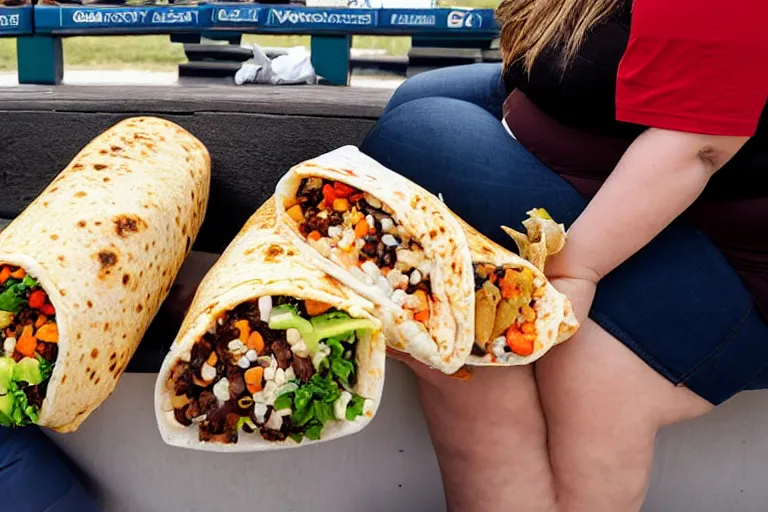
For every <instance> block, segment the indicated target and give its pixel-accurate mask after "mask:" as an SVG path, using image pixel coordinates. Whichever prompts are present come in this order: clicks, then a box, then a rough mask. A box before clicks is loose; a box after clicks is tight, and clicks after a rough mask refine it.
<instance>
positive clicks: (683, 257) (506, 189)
mask: <svg viewBox="0 0 768 512" xmlns="http://www.w3.org/2000/svg"><path fill="white" fill-rule="evenodd" d="M504 94H505V93H504V87H503V85H502V81H501V67H500V65H496V64H475V65H471V66H461V67H455V68H446V69H441V70H438V71H433V72H429V73H424V74H421V75H417V76H415V77H414V78H411V79H410V80H408V81H407V82H406V83H405V84H403V85H402V86H401V87H400V89H398V91H397V92H396V93H395V95H394V96H393V98H392V100H391V101H390V103H389V105H388V106H387V108H386V110H385V112H384V114H383V115H382V117H381V119H380V120H379V122H378V124H377V125H376V126H375V128H374V129H373V130H372V131H371V133H370V134H369V135H368V137H367V138H366V140H365V141H364V143H363V146H362V150H363V151H364V152H366V153H367V154H369V155H370V156H372V157H373V158H375V159H377V160H379V161H380V162H381V163H383V164H384V165H385V166H387V167H389V168H391V169H393V170H395V171H397V172H398V173H400V174H403V175H404V176H406V177H408V178H410V179H411V180H413V181H415V182H416V183H419V184H420V185H422V186H423V187H424V188H426V189H427V190H429V191H431V192H433V193H435V194H437V193H442V195H443V198H444V200H445V202H446V204H447V205H448V206H449V207H450V208H451V209H452V210H454V211H455V212H456V213H457V214H459V215H460V216H462V217H463V218H464V219H465V220H466V221H467V222H469V223H470V224H472V225H474V226H475V227H476V228H478V229H479V230H480V231H481V232H483V233H484V234H485V235H486V236H488V237H489V238H491V239H493V240H495V241H496V242H498V243H500V244H502V245H504V246H506V247H508V248H510V249H514V245H513V244H512V243H511V240H510V239H509V238H507V237H506V236H505V235H504V233H503V232H502V231H501V229H500V228H499V226H500V225H502V224H505V225H514V224H517V223H519V222H520V221H521V220H523V219H524V218H525V217H526V212H527V211H528V210H530V209H531V208H534V207H544V208H546V209H547V210H548V211H549V212H550V213H551V214H552V216H553V217H554V218H555V219H557V220H558V221H559V222H563V223H565V224H566V225H570V224H571V223H572V222H573V221H574V220H575V219H576V217H577V216H578V215H579V214H580V213H581V211H582V210H583V209H584V207H585V206H586V204H587V201H586V199H585V198H584V197H582V196H581V195H580V194H579V193H578V192H577V191H576V190H575V189H574V188H573V187H572V186H571V185H570V184H569V183H568V182H567V181H565V180H564V179H563V178H561V177H560V176H559V175H558V174H556V173H555V172H553V171H552V170H551V169H549V168H548V167H547V166H545V165H544V164H542V163H541V162H540V161H539V160H538V159H537V158H536V157H534V156H533V155H532V154H531V153H529V152H528V151H527V150H526V149H525V148H524V147H523V146H522V145H521V144H520V143H519V142H517V141H516V140H515V139H514V138H512V137H511V136H510V135H509V134H508V133H507V131H506V130H505V129H504V127H503V126H502V124H501V122H500V119H501V116H502V113H501V108H502V104H503V101H504ZM521 229H522V228H521ZM590 317H591V318H592V319H593V320H594V321H595V322H596V323H598V324H599V325H600V326H601V327H602V328H603V329H605V330H606V331H608V332H609V333H610V334H612V335H613V336H614V337H615V338H616V339H618V340H619V341H621V342H622V343H624V344H625V345H626V346H627V347H629V348H630V349H631V350H632V351H633V352H634V353H635V354H637V355H638V356H639V357H640V358H642V359H643V360H644V361H645V362H646V363H647V364H648V365H650V366H651V367H652V368H654V369H655V370H656V371H657V372H659V373H660V374H661V375H663V376H664V377H666V378H667V379H669V380H670V381H671V382H673V383H674V384H680V385H685V386H687V387H688V388H690V389H691V390H692V391H694V392H695V393H697V394H698V395H699V396H701V397H703V398H705V399H706V400H708V401H710V402H711V403H713V404H720V403H722V402H723V401H725V400H727V399H728V398H730V397H732V396H733V395H734V394H736V393H738V392H739V391H742V390H745V389H764V388H768V324H767V323H766V321H765V320H764V319H763V318H762V317H761V316H760V314H759V313H758V312H757V310H756V309H755V305H754V301H753V299H752V297H751V295H750V294H749V292H748V291H747V290H746V288H745V287H744V285H743V284H742V281H741V279H740V278H739V276H738V275H737V274H736V272H735V271H734V270H733V268H732V267H731V266H730V264H729V263H728V262H727V261H726V260H725V258H724V257H723V255H722V254H721V253H720V251H719V250H718V249H717V247H716V246H715V245H714V244H713V243H712V242H711V241H710V240H709V239H708V238H707V237H706V236H704V235H703V234H702V233H701V232H699V231H697V230H695V229H693V228H691V227H689V226H687V225H685V224H683V223H682V222H675V223H673V224H672V225H671V226H669V227H668V228H667V229H666V230H665V231H664V232H663V233H661V234H660V235H659V236H658V237H656V239H655V240H654V241H653V242H651V243H650V244H649V245H648V246H647V247H646V248H644V249H643V250H641V251H640V252H638V253H637V254H636V255H635V256H633V257H632V258H630V259H629V260H628V261H627V262H626V263H624V264H623V265H621V266H620V267H619V268H618V269H616V270H615V271H613V272H612V273H611V274H609V275H608V276H606V277H605V278H604V279H603V280H602V281H601V282H600V284H599V286H598V289H597V296H596V298H595V302H594V305H593V307H592V310H591V312H590Z"/></svg>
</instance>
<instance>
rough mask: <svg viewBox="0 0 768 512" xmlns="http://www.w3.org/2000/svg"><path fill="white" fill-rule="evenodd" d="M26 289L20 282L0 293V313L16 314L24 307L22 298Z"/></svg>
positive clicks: (25, 301) (24, 300) (24, 302)
mask: <svg viewBox="0 0 768 512" xmlns="http://www.w3.org/2000/svg"><path fill="white" fill-rule="evenodd" d="M24 290H26V287H25V286H24V285H23V284H22V283H21V282H16V283H13V284H11V285H10V286H8V287H7V288H6V289H5V291H4V292H2V293H0V311H8V312H10V313H18V312H20V311H21V309H22V308H23V307H24V306H25V305H26V303H27V300H26V299H25V298H24Z"/></svg>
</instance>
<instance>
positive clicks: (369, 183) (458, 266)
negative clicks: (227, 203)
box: [276, 146, 474, 374]
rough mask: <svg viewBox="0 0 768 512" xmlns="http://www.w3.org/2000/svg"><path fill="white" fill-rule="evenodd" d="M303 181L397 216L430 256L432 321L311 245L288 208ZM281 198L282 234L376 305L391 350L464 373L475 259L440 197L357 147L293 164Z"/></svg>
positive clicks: (282, 183) (426, 267)
mask: <svg viewBox="0 0 768 512" xmlns="http://www.w3.org/2000/svg"><path fill="white" fill-rule="evenodd" d="M305 178H323V179H326V180H332V181H334V182H340V183H343V184H345V185H348V186H350V187H353V188H354V189H357V190H359V191H363V192H365V193H367V194H370V195H371V196H373V197H375V198H376V199H377V200H378V201H380V202H381V203H382V204H383V205H384V207H388V208H389V209H390V210H391V211H392V212H393V213H392V218H393V219H394V221H395V224H396V225H397V224H399V226H401V227H402V228H403V230H404V231H403V232H404V233H406V234H407V236H408V237H409V238H410V239H411V240H413V241H415V242H417V243H418V245H419V246H420V249H419V250H420V251H421V253H423V256H424V268H423V269H422V272H420V273H421V274H423V275H424V276H425V277H427V276H428V280H429V281H430V283H431V300H430V303H429V306H428V307H429V312H430V315H429V318H428V320H427V321H426V322H423V323H417V322H416V321H414V317H413V316H412V315H411V316H408V315H407V313H409V312H408V311H407V310H406V309H405V308H404V307H403V306H402V305H398V304H397V303H396V302H394V301H393V300H392V299H391V298H390V296H389V293H388V292H387V291H385V289H383V288H382V286H377V285H376V284H368V283H366V282H364V281H362V280H360V279H357V278H355V277H353V276H352V275H351V274H350V271H349V270H347V269H346V268H344V267H343V266H341V265H339V264H338V263H335V262H332V261H331V260H330V259H328V258H325V257H323V256H322V255H321V254H320V253H319V252H318V251H316V250H315V249H314V248H313V247H312V246H311V245H310V244H308V243H307V239H306V238H305V237H304V236H302V234H301V233H300V232H299V224H298V223H297V222H296V221H294V220H293V219H292V218H291V217H290V216H289V215H288V214H287V208H286V206H288V207H289V208H290V204H291V202H295V200H296V199H295V198H296V194H297V191H298V190H299V187H300V184H301V182H302V180H303V179H305ZM276 198H277V203H276V207H277V215H278V224H279V226H280V229H281V230H282V232H283V233H284V234H285V235H286V236H287V237H288V238H289V239H290V240H291V242H292V243H293V244H294V245H295V246H296V247H298V248H299V250H300V251H301V253H302V255H303V256H304V257H305V258H307V259H308V260H310V261H312V262H313V263H314V264H315V265H317V266H318V267H319V268H321V269H322V270H323V271H325V272H326V273H328V274H329V275H331V276H333V277H334V278H336V279H338V280H340V281H341V282H343V283H344V284H345V285H347V286H349V287H350V288H352V289H354V290H355V291H356V292H357V293H359V294H360V295H362V296H363V297H366V298H367V299H369V300H371V301H372V302H373V303H374V304H376V306H377V308H378V315H379V318H380V319H381V320H382V322H383V324H384V328H385V332H386V334H387V338H388V341H389V343H390V346H392V347H393V348H395V349H397V350H400V351H405V352H407V353H409V354H410V355H411V356H413V357H414V358H415V359H417V360H419V361H421V362H422V363H424V364H426V365H428V366H430V367H432V368H435V369H437V370H440V371H442V372H444V373H447V374H452V373H454V372H456V371H457V370H458V369H459V368H461V366H462V365H463V364H464V361H465V360H466V358H467V356H468V355H469V353H470V350H471V348H472V343H473V339H472V338H473V325H474V301H473V295H472V293H473V277H472V260H471V258H470V253H469V247H468V245H467V240H466V237H465V236H464V233H463V231H462V229H461V225H460V223H459V221H458V220H457V218H456V217H455V216H454V215H453V214H452V213H451V211H450V210H449V209H448V208H447V207H446V206H445V205H444V204H443V203H442V202H441V201H440V200H439V199H437V198H436V197H435V196H433V195H432V194H430V193H429V192H427V191H426V190H424V189H423V188H421V187H419V186H418V185H416V184H415V183H413V182H411V181H409V180H407V179H406V178H404V177H403V176H400V175H398V174H396V173H394V172H392V171H390V170H389V169H387V168H385V167H383V166H382V165H381V164H379V163H378V162H376V161H375V160H373V159H372V158H370V157H368V156H366V155H364V154H363V153H361V152H360V151H359V150H358V149H357V148H356V147H353V146H346V147H342V148H340V149H337V150H335V151H332V152H330V153H327V154H325V155H322V156H320V157H318V158H315V159H312V160H309V161H307V162H304V163H302V164H299V165H297V166H295V167H294V168H293V169H291V170H290V171H289V172H288V173H287V174H286V175H285V176H284V177H283V178H282V179H281V180H280V182H279V183H278V185H277V192H276ZM404 236H405V235H404ZM425 327H426V329H425Z"/></svg>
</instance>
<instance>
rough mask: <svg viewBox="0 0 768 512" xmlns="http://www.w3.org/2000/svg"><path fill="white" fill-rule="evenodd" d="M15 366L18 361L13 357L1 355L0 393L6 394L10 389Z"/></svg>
mask: <svg viewBox="0 0 768 512" xmlns="http://www.w3.org/2000/svg"><path fill="white" fill-rule="evenodd" d="M14 366H16V361H14V360H13V359H12V358H10V357H0V394H5V393H7V392H8V390H9V389H10V387H11V380H13V367H14Z"/></svg>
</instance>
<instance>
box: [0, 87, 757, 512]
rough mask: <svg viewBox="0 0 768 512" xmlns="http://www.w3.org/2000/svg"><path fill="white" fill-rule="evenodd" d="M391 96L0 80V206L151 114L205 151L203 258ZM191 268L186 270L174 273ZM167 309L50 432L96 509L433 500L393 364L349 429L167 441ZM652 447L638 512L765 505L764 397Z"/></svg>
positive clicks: (405, 386)
mask: <svg viewBox="0 0 768 512" xmlns="http://www.w3.org/2000/svg"><path fill="white" fill-rule="evenodd" d="M390 94H391V92H390V91H377V90H359V89H345V90H339V89H335V88H321V87H318V88H314V87H311V88H310V87H306V88H247V89H234V88H225V87H205V86H200V87H183V88H182V87H171V88H155V87H145V88H135V87H134V88H127V87H120V88H113V89H111V88H86V87H82V88H73V87H58V88H45V87H22V88H15V89H8V90H2V89H0V140H1V141H2V143H1V144H0V177H1V179H0V186H1V187H2V188H0V217H4V218H6V219H8V218H13V216H15V215H16V214H18V213H19V212H20V211H21V210H22V209H23V208H24V206H25V205H26V204H27V203H28V202H29V201H31V200H32V199H33V198H34V197H35V195H36V194H37V193H38V192H39V191H40V190H42V188H43V187H44V186H45V185H46V184H47V183H48V182H49V181H50V180H51V179H52V178H53V177H54V176H55V175H56V173H57V172H58V171H59V170H60V169H62V168H63V167H64V166H65V165H66V164H67V163H68V162H69V160H70V159H71V158H72V157H73V156H74V155H75V154H76V153H77V151H78V150H79V149H80V148H81V147H82V146H83V145H84V144H86V143H87V142H88V141H89V140H90V139H91V138H93V137H94V136H95V135H97V134H98V133H99V132H101V131H102V130H104V129H105V128H107V127H108V126H110V125H111V124H113V123H114V122H116V121H117V120H119V119H121V118H123V117H126V116H129V115H136V114H157V115H162V116H164V117H168V118H169V119H172V120H173V121H175V122H178V123H179V124H181V125H183V126H185V127H186V128H188V129H189V130H191V131H192V132H193V133H194V134H195V135H197V136H198V137H200V139H201V140H202V141H203V142H204V143H205V144H206V145H207V146H208V148H209V149H210V151H211V153H212V155H213V159H214V174H213V186H212V197H211V202H210V206H209V214H208V217H207V220H206V223H205V226H204V229H203V232H202V234H201V236H200V238H199V239H198V242H197V244H196V246H195V250H196V251H197V252H196V253H195V254H194V255H193V260H191V261H193V262H195V261H196V262H203V263H202V264H203V266H204V265H205V262H206V261H207V262H209V263H210V262H211V261H212V260H213V259H215V255H211V254H210V253H217V252H219V251H221V250H222V249H223V248H224V247H226V245H227V244H228V242H229V241H230V240H231V238H232V237H233V236H234V234H235V233H236V232H237V230H238V229H239V227H240V226H241V225H242V223H243V222H244V221H245V219H246V218H247V217H248V216H249V215H250V214H251V213H252V212H253V211H254V209H255V208H256V207H257V206H258V205H259V204H261V202H262V201H263V200H264V199H266V198H267V197H268V195H269V194H270V192H271V190H272V188H273V186H274V184H275V182H276V180H277V178H278V177H279V176H280V175H281V174H282V173H283V172H284V171H285V170H286V169H287V168H288V167H290V166H291V165H293V164H295V163H297V162H300V161H302V160H304V159H307V158H310V157H313V156H316V155H317V154H320V153H322V152H325V151H328V150H330V149H333V148H335V147H338V146H341V145H343V144H357V143H359V142H360V141H361V140H362V137H364V135H365V133H366V132H367V131H368V130H369V129H370V128H371V126H372V125H373V123H374V122H375V119H376V118H377V117H378V115H379V114H380V112H381V109H382V108H383V106H384V104H385V103H386V100H387V99H388V97H389V95H390ZM129 96H130V97H132V99H130V100H129V99H127V98H128V97H129ZM199 271H200V269H199V268H193V266H191V265H185V268H184V269H183V270H182V276H181V279H182V280H185V279H190V278H193V276H191V274H195V273H198V272H199ZM171 317H172V314H171V312H170V311H169V310H168V309H167V308H165V307H164V309H163V310H162V311H161V313H160V314H159V315H158V318H157V319H156V321H155V323H154V324H153V326H152V328H151V330H150V332H149V333H148V335H147V336H146V338H145V340H144V342H143V343H142V347H141V349H140V351H139V352H138V353H137V356H136V358H135V359H134V361H133V362H132V364H131V365H130V366H129V369H128V373H126V374H125V375H124V376H123V378H122V380H121V382H120V385H119V386H118V389H117V390H116V392H115V393H114V394H113V395H112V397H110V398H109V399H108V400H107V402H106V403H105V404H104V406H103V407H101V408H100V409H99V410H98V411H96V413H94V415H93V416H92V417H91V418H90V419H89V420H88V421H87V422H86V424H85V425H84V426H83V427H82V428H81V429H80V430H79V431H78V432H77V433H75V434H70V435H67V436H61V435H53V438H54V440H55V441H56V442H57V443H58V444H59V445H60V446H62V448H63V449H64V450H65V451H66V452H67V453H68V454H70V455H71V456H72V458H73V460H74V461H75V462H76V463H78V464H79V465H80V467H81V468H83V470H84V472H85V473H86V475H87V476H88V478H89V479H90V483H91V486H92V489H93V491H94V493H95V494H96V495H97V496H98V498H99V500H100V501H101V503H103V504H104V506H105V509H106V510H108V511H110V512H117V511H121V512H122V511H125V512H128V511H130V512H137V511H140V512H152V511H162V512H167V511H173V512H175V511H209V510H210V511H214V510H274V511H288V510H292V511H305V510H318V511H323V512H324V511H334V512H346V511H350V512H352V511H361V510H365V511H382V512H383V511H414V512H420V511H438V510H442V509H444V501H443V497H442V488H441V483H440V479H439V474H438V470H437V465H436V461H435V457H434V454H433V452H432V448H431V444H430V441H429V438H428V436H427V432H426V428H425V424H424V419H423V416H422V414H421V412H420V409H419V407H418V404H417V401H416V398H415V395H414V389H415V388H414V383H413V379H412V377H411V376H410V375H409V374H408V372H407V371H406V370H405V369H404V368H403V367H402V366H401V365H399V364H398V363H396V362H392V361H390V362H389V364H388V367H387V372H388V375H387V384H386V389H385V394H384V400H383V403H382V407H381V409H380V413H379V414H378V415H377V417H376V420H375V421H374V422H373V423H372V424H371V426H370V427H369V428H367V429H366V430H364V431H363V432H362V433H360V434H359V435H356V436H353V437H351V438H347V439H343V440H340V441H336V442H332V443H327V444H323V445H319V446H316V447H312V448H308V449H301V450H291V451H288V452H284V453H269V454H256V455H235V456H227V455H216V454H207V453H196V452H188V451H183V450H178V449H172V448H169V447H167V446H165V445H164V444H163V443H162V441H161V439H160V436H159V434H158V432H157V429H156V426H155V419H154V414H153V410H152V406H153V404H152V387H153V384H154V379H155V375H154V374H153V372H154V371H156V369H157V367H158V366H159V361H160V360H161V359H162V356H163V355H164V352H165V349H166V347H167V346H168V345H169V344H170V342H171V341H172V338H173V335H174V334H175V325H174V323H173V321H172V320H171ZM657 451H658V453H657V459H656V467H655V471H654V478H653V483H652V486H651V491H650V496H649V499H648V502H647V504H646V506H645V509H644V510H645V511H646V512H657V511H658V512H668V511H669V512H671V511H675V512H677V511H680V512H688V511H696V512H725V511H739V512H742V511H744V512H747V511H748V512H763V511H765V510H767V509H768V486H766V485H765V484H764V480H765V474H766V473H767V472H768V462H766V461H768V393H747V394H743V395H741V396H739V397H738V398H737V399H735V400H733V401H732V402H730V403H728V404H726V405H725V406H724V407H722V408H720V409H719V410H717V411H716V412H715V413H713V414H712V415H710V416H708V417H706V418H704V419H702V420H699V421H695V422H692V423H689V424H685V425H680V426H676V427H673V428H670V429H668V430H666V431H664V432H662V434H661V436H660V438H659V442H658V450H657ZM353 481H354V484H351V485H347V484H345V482H353ZM512 510H514V507H512ZM617 512H621V511H617Z"/></svg>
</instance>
